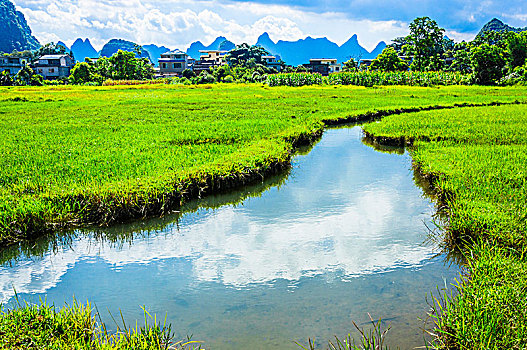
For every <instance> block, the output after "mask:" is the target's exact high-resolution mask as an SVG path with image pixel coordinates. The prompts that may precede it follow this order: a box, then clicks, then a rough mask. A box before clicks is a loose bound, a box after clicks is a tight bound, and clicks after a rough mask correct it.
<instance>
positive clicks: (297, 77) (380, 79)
mask: <svg viewBox="0 0 527 350" xmlns="http://www.w3.org/2000/svg"><path fill="white" fill-rule="evenodd" d="M266 83H267V85H269V86H304V85H356V86H374V85H408V86H434V85H470V84H471V82H470V78H469V76H468V75H464V74H460V73H457V72H378V71H359V72H341V73H333V74H330V75H329V76H327V77H323V76H322V75H320V74H319V73H314V74H312V73H286V74H274V75H269V76H268V77H267V81H266Z"/></svg>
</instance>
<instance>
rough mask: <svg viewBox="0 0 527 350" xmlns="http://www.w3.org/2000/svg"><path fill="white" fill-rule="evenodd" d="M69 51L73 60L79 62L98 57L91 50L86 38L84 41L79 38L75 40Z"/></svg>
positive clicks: (96, 53) (95, 52)
mask: <svg viewBox="0 0 527 350" xmlns="http://www.w3.org/2000/svg"><path fill="white" fill-rule="evenodd" d="M71 51H72V52H73V56H75V59H76V60H77V61H79V62H84V60H85V59H86V57H88V58H95V57H98V56H99V53H98V52H97V50H95V49H94V48H93V46H92V44H91V42H90V39H88V38H86V40H82V39H81V38H78V39H77V40H75V42H74V43H73V45H71Z"/></svg>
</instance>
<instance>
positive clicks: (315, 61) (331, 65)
mask: <svg viewBox="0 0 527 350" xmlns="http://www.w3.org/2000/svg"><path fill="white" fill-rule="evenodd" d="M309 64H310V65H311V66H327V68H328V73H338V72H340V71H341V70H342V65H341V64H340V63H337V59H336V58H312V59H310V60H309Z"/></svg>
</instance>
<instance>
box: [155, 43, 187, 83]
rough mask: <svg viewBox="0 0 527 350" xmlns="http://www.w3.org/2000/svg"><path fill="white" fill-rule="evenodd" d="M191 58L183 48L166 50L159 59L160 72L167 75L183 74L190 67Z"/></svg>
mask: <svg viewBox="0 0 527 350" xmlns="http://www.w3.org/2000/svg"><path fill="white" fill-rule="evenodd" d="M189 58H190V57H189V56H188V55H187V54H186V53H185V52H183V51H181V50H174V51H169V52H165V53H164V54H162V55H161V58H160V59H159V73H160V74H161V75H162V76H165V77H166V76H176V75H181V73H183V71H184V70H185V69H188V68H190V60H189Z"/></svg>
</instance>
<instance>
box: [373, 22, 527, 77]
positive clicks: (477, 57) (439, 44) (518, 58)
mask: <svg viewBox="0 0 527 350" xmlns="http://www.w3.org/2000/svg"><path fill="white" fill-rule="evenodd" d="M526 60H527V32H523V33H515V32H485V33H482V34H480V35H478V36H477V37H476V38H475V39H474V40H472V41H470V42H465V41H463V42H460V43H455V42H454V41H453V40H451V39H449V38H448V37H446V36H445V30H444V29H443V28H440V27H439V26H438V25H437V23H436V21H434V20H432V19H430V18H428V17H420V18H416V19H415V20H414V21H413V22H412V23H411V24H410V34H409V35H408V36H406V37H400V38H395V39H394V40H393V44H391V45H389V46H388V47H387V48H386V49H385V50H384V51H383V52H382V53H381V54H380V55H379V56H378V57H377V58H376V59H375V60H374V61H373V62H372V64H371V66H370V67H369V69H371V70H380V71H406V70H412V71H421V72H422V71H452V72H461V73H464V74H471V77H472V80H473V83H475V84H482V85H490V84H499V83H501V84H508V83H516V82H518V81H520V80H522V79H523V81H527V76H525V72H527V61H526Z"/></svg>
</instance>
